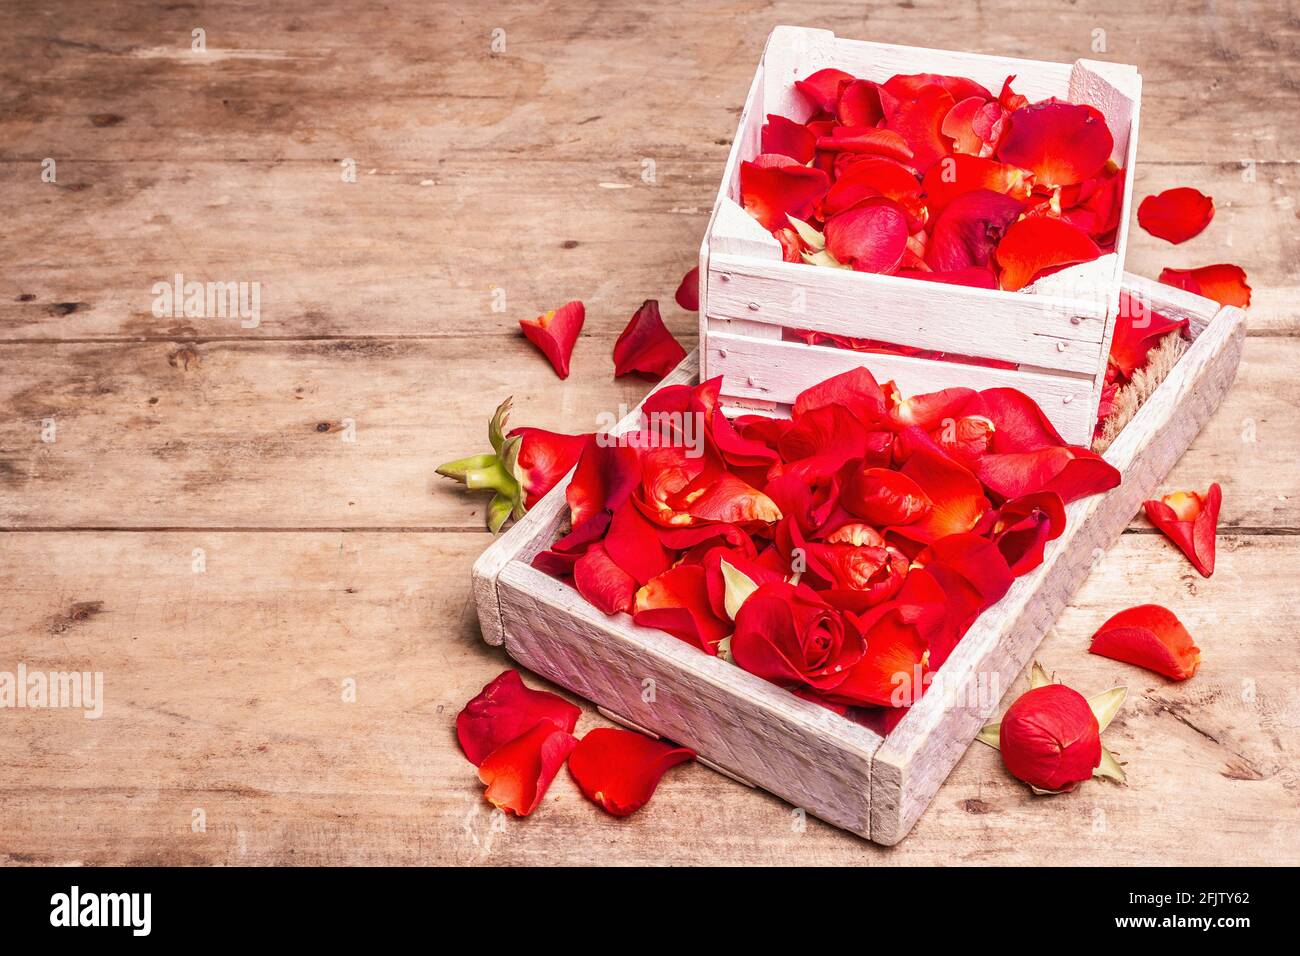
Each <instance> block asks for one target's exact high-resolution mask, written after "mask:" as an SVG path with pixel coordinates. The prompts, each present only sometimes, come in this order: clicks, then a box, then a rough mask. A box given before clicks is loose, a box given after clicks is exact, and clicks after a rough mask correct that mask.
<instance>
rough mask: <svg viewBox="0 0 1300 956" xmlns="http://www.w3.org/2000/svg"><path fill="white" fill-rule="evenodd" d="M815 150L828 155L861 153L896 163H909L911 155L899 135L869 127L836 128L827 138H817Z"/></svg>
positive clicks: (894, 132)
mask: <svg viewBox="0 0 1300 956" xmlns="http://www.w3.org/2000/svg"><path fill="white" fill-rule="evenodd" d="M817 148H818V149H819V150H822V151H824V152H830V153H861V154H864V155H866V156H876V157H884V158H885V159H892V160H895V161H898V162H905V163H906V162H911V161H912V158H913V155H912V150H911V147H909V146H908V145H907V140H905V139H904V138H903V136H902V134H901V133H899V132H897V131H895V130H891V129H876V128H875V127H871V126H837V127H835V129H834V130H832V131H831V135H829V136H818V137H817Z"/></svg>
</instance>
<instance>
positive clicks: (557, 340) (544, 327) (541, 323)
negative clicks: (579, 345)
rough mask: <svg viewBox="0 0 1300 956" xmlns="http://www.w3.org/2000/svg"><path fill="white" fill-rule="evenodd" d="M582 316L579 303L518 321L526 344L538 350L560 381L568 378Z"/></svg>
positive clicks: (571, 303) (583, 314)
mask: <svg viewBox="0 0 1300 956" xmlns="http://www.w3.org/2000/svg"><path fill="white" fill-rule="evenodd" d="M586 315H587V313H586V309H585V308H584V307H583V305H582V303H581V302H578V301H576V300H575V301H573V302H570V303H568V304H567V305H562V306H560V307H559V308H558V309H553V310H552V311H550V312H546V313H544V314H542V315H539V316H538V317H537V318H535V319H520V320H519V327H520V328H521V329H523V330H524V335H525V336H527V338H528V341H530V342H532V343H533V344H534V345H536V346H537V347H538V348H539V349H541V351H542V354H543V355H545V356H546V358H547V360H548V361H549V362H550V363H551V367H552V368H554V369H555V372H556V374H557V375H559V376H560V378H568V377H569V356H571V355H572V354H573V346H574V343H575V342H577V341H578V333H579V332H581V331H582V323H583V320H584V319H585V318H586Z"/></svg>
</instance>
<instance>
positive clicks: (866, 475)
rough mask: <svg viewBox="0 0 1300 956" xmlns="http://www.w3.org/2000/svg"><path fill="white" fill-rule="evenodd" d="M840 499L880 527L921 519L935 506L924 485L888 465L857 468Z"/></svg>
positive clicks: (860, 516)
mask: <svg viewBox="0 0 1300 956" xmlns="http://www.w3.org/2000/svg"><path fill="white" fill-rule="evenodd" d="M840 502H841V503H842V504H843V505H844V507H845V508H847V509H848V510H849V511H851V512H852V513H853V514H855V515H857V516H858V517H859V518H863V519H865V520H867V521H869V522H871V523H872V524H873V525H876V526H877V527H881V528H883V527H885V526H886V525H905V524H913V523H915V522H917V521H920V520H921V519H922V518H924V517H925V516H926V515H927V514H929V513H930V510H931V509H932V508H933V507H934V505H933V503H932V502H931V501H930V498H929V496H928V495H926V493H925V492H924V491H922V490H921V486H920V485H918V484H917V483H916V482H915V481H913V480H912V479H911V478H909V477H908V476H907V475H905V474H903V473H902V472H898V471H892V470H891V469H888V468H866V469H859V470H855V471H854V472H853V473H852V474H851V476H850V478H849V481H848V482H847V484H846V485H845V488H844V491H843V493H842V494H841V495H840Z"/></svg>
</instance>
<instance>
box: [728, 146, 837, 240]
mask: <svg viewBox="0 0 1300 956" xmlns="http://www.w3.org/2000/svg"><path fill="white" fill-rule="evenodd" d="M762 158H763V157H759V159H762ZM781 158H782V159H785V158H786V157H781ZM791 162H793V160H791ZM830 185H831V181H830V178H829V177H828V176H827V175H826V174H825V173H824V172H822V171H821V170H820V169H815V168H809V167H807V166H800V165H798V164H795V165H788V166H777V165H763V164H761V163H759V162H752V163H750V162H744V163H741V164H740V202H741V205H742V206H744V207H745V210H746V212H748V213H749V214H750V215H751V216H753V217H754V218H755V219H757V220H758V221H759V222H760V223H762V224H763V227H764V228H766V229H769V230H773V231H775V230H779V229H785V228H787V227H788V226H789V225H790V219H789V217H790V216H793V217H795V218H796V219H808V218H809V217H810V216H811V215H812V212H813V207H814V206H815V204H816V203H817V202H818V200H820V199H821V198H822V196H824V195H826V190H827V189H829V188H830Z"/></svg>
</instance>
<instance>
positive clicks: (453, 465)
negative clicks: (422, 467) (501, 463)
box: [434, 455, 497, 485]
mask: <svg viewBox="0 0 1300 956" xmlns="http://www.w3.org/2000/svg"><path fill="white" fill-rule="evenodd" d="M496 460H497V456H496V455H470V456H469V457H468V458H458V459H456V460H455V461H449V462H447V464H445V465H439V466H438V467H437V468H435V469H434V471H436V472H437V473H438V474H440V475H442V476H443V477H444V478H455V479H456V480H457V481H459V482H460V483H461V484H462V485H463V484H465V479H466V476H468V474H469V473H470V472H471V471H481V470H482V469H484V468H487V467H489V466H490V465H492V464H494V463H495V462H496Z"/></svg>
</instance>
